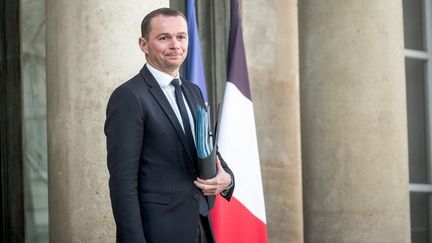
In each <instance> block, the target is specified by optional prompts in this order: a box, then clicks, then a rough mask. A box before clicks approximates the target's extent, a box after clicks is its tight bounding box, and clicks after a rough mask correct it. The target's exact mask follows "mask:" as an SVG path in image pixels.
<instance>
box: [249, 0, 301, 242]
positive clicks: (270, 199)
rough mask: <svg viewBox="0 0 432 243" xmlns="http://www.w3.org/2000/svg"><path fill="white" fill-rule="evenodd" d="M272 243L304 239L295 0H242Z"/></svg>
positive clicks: (269, 233) (268, 224)
mask: <svg viewBox="0 0 432 243" xmlns="http://www.w3.org/2000/svg"><path fill="white" fill-rule="evenodd" d="M241 5H242V8H241V9H242V13H241V14H242V20H243V21H242V22H243V34H244V40H245V48H246V57H247V62H248V69H249V79H250V82H251V93H252V100H253V104H254V109H255V118H256V126H257V136H258V147H259V153H260V159H261V170H262V176H263V184H264V195H265V203H266V212H267V226H268V235H269V242H274V243H276V242H281V243H282V242H296V243H301V242H303V216H302V215H303V206H302V203H303V202H302V169H301V151H300V104H299V48H298V15H297V10H298V9H297V0H289V1H286V0H270V1H264V0H248V1H241Z"/></svg>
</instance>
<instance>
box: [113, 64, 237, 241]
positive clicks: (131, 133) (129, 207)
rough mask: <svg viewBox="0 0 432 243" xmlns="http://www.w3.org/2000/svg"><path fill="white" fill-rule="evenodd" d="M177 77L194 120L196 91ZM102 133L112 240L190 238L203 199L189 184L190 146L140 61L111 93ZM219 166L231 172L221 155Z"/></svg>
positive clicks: (193, 163)
mask: <svg viewBox="0 0 432 243" xmlns="http://www.w3.org/2000/svg"><path fill="white" fill-rule="evenodd" d="M182 81H183V82H182V89H183V94H184V95H185V98H186V100H187V101H188V104H189V107H190V109H191V112H192V113H193V116H194V119H195V120H196V107H197V106H198V105H203V104H204V101H203V98H202V94H201V91H200V89H199V88H198V86H196V85H195V84H192V83H190V82H188V81H185V80H182ZM105 134H106V137H107V151H108V155H107V160H108V170H109V173H110V179H109V188H110V196H111V204H112V209H113V214H114V219H115V222H116V225H117V242H124V243H145V242H147V243H169V242H175V243H182V242H184V243H191V242H194V240H195V239H196V237H197V234H198V232H197V227H198V219H199V203H200V202H201V203H203V202H205V203H206V200H205V199H204V196H203V194H202V192H201V190H200V189H198V188H197V187H196V186H195V185H194V184H193V181H194V180H195V179H196V177H197V171H196V152H195V151H193V149H195V148H189V147H188V143H187V141H186V137H185V135H184V133H183V130H182V127H181V125H180V123H179V121H178V120H177V117H176V115H175V113H174V111H173V110H172V108H171V106H170V104H169V102H168V100H167V98H166V96H165V94H164V93H163V91H162V89H161V88H160V86H159V84H158V83H157V82H156V80H155V78H154V77H153V75H152V74H151V73H150V71H149V70H148V69H147V67H146V66H144V67H143V68H142V69H141V71H140V73H139V74H137V75H136V76H134V77H133V78H132V79H130V80H129V81H127V82H125V83H124V84H122V85H121V86H119V87H118V88H117V89H116V90H115V91H114V92H113V94H112V95H111V97H110V99H109V102H108V106H107V117H106V122H105ZM222 166H223V167H224V169H225V171H227V172H228V173H229V174H230V175H231V177H232V178H234V176H233V173H232V172H231V170H230V169H229V168H228V166H227V165H226V163H225V162H224V161H223V160H222ZM233 190H234V187H232V188H231V189H230V191H229V193H228V194H227V195H226V196H225V198H226V199H227V200H229V199H230V197H231V195H232V192H233Z"/></svg>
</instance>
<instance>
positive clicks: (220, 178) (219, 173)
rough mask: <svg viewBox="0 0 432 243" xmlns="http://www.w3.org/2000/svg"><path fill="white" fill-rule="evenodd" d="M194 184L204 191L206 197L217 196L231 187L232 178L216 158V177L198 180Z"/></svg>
mask: <svg viewBox="0 0 432 243" xmlns="http://www.w3.org/2000/svg"><path fill="white" fill-rule="evenodd" d="M194 184H195V186H197V187H198V188H200V189H201V190H202V192H203V194H204V195H205V196H210V195H217V194H219V193H221V192H222V191H224V190H225V189H226V188H227V187H228V186H229V185H231V176H230V174H228V173H226V172H225V170H224V169H223V167H222V165H221V162H220V160H219V158H218V157H217V156H216V176H215V177H213V178H211V179H207V180H203V179H201V178H197V179H196V181H194Z"/></svg>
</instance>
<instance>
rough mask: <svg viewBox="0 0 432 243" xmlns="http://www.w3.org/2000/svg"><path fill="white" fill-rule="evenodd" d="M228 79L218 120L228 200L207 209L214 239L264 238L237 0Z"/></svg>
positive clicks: (243, 242)
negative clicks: (228, 173)
mask: <svg viewBox="0 0 432 243" xmlns="http://www.w3.org/2000/svg"><path fill="white" fill-rule="evenodd" d="M227 73H228V81H227V83H226V88H225V95H224V100H223V105H222V109H221V117H220V120H219V128H218V129H219V131H218V132H219V134H218V147H219V152H220V154H221V155H222V157H223V158H224V160H225V161H226V162H227V163H228V166H229V167H230V168H231V170H232V171H233V173H234V176H235V183H236V184H235V190H234V194H233V197H232V198H231V200H230V202H227V201H226V200H225V199H223V198H222V197H220V196H217V197H216V203H215V207H214V208H213V210H212V211H211V212H210V216H211V219H212V225H213V231H214V235H215V238H216V242H222V243H266V242H267V226H266V214H265V206H264V194H263V187H262V181H261V170H260V161H259V155H258V145H257V138H256V131H255V118H254V111H253V104H252V99H251V93H250V88H249V78H248V72H247V65H246V56H245V50H244V44H243V35H242V29H241V23H240V16H239V4H238V1H237V0H231V24H230V33H229V44H228V70H227Z"/></svg>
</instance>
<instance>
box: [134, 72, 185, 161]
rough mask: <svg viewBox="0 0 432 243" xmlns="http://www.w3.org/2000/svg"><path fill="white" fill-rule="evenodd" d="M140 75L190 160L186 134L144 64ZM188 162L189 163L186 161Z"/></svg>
mask: <svg viewBox="0 0 432 243" xmlns="http://www.w3.org/2000/svg"><path fill="white" fill-rule="evenodd" d="M140 73H141V75H142V76H143V77H144V81H145V82H146V83H147V85H148V86H150V89H149V91H150V93H151V94H152V95H153V97H154V98H155V100H156V101H157V103H158V104H159V105H160V106H161V108H162V110H163V111H164V113H165V114H166V115H167V117H168V118H169V120H170V121H171V124H172V125H173V126H174V129H175V131H176V133H177V136H178V137H179V139H180V141H181V143H182V145H183V147H184V149H185V150H186V152H187V154H188V156H189V158H190V161H193V156H192V152H191V150H190V148H189V145H188V143H187V141H186V136H185V134H184V132H183V129H182V127H181V125H180V122H179V121H178V119H177V117H176V115H175V113H174V111H173V109H172V107H171V105H170V103H169V102H168V100H167V98H166V96H165V94H164V93H163V91H162V89H161V87H160V86H159V84H158V83H157V81H156V80H155V78H154V77H153V75H152V74H151V73H150V71H149V70H148V69H147V67H146V66H144V67H143V68H142V69H141V71H140ZM188 164H189V163H188Z"/></svg>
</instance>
